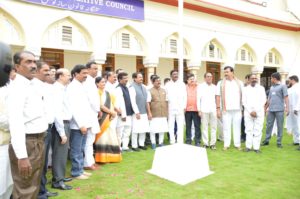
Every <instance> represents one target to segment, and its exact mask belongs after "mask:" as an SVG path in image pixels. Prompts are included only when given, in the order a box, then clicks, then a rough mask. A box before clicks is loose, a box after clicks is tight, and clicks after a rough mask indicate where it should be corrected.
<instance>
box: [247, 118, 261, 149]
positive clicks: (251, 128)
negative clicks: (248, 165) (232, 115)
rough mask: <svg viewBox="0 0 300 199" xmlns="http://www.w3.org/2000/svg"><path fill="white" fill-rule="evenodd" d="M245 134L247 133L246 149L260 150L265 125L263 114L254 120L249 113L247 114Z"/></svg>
mask: <svg viewBox="0 0 300 199" xmlns="http://www.w3.org/2000/svg"><path fill="white" fill-rule="evenodd" d="M244 118H245V127H246V129H245V132H246V136H247V137H246V148H248V149H252V147H253V149H254V150H259V147H260V141H261V137H262V129H263V124H264V116H263V114H260V115H258V117H257V118H253V117H251V116H250V114H249V113H245V116H244Z"/></svg>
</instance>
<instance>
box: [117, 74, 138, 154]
mask: <svg viewBox="0 0 300 199" xmlns="http://www.w3.org/2000/svg"><path fill="white" fill-rule="evenodd" d="M118 81H119V85H118V86H117V87H116V97H117V98H118V103H117V108H118V109H119V110H120V113H119V114H118V121H117V137H118V140H119V144H120V146H121V145H122V151H123V152H125V151H131V150H130V149H129V148H128V144H129V139H130V134H131V127H132V115H133V114H134V112H133V108H132V104H131V100H130V94H129V89H128V87H127V83H128V74H127V73H125V72H120V73H119V74H118Z"/></svg>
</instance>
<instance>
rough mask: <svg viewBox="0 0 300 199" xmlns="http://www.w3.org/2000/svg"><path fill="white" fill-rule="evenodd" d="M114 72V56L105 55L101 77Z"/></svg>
mask: <svg viewBox="0 0 300 199" xmlns="http://www.w3.org/2000/svg"><path fill="white" fill-rule="evenodd" d="M110 71H115V55H114V54H106V61H105V63H104V64H102V76H103V75H104V74H105V73H106V72H110Z"/></svg>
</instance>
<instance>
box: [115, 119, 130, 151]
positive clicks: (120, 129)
mask: <svg viewBox="0 0 300 199" xmlns="http://www.w3.org/2000/svg"><path fill="white" fill-rule="evenodd" d="M131 128H132V116H127V117H126V120H125V121H122V118H121V117H118V120H117V137H118V140H119V143H120V146H121V145H122V150H127V149H128V144H129V139H130V134H131Z"/></svg>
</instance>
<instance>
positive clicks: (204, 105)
mask: <svg viewBox="0 0 300 199" xmlns="http://www.w3.org/2000/svg"><path fill="white" fill-rule="evenodd" d="M204 78H205V82H204V83H202V84H200V85H199V87H198V91H197V95H198V100H197V103H200V105H199V107H200V115H201V119H202V122H201V123H202V140H203V145H204V146H210V148H211V149H213V150H215V149H216V140H217V137H216V134H217V111H216V85H214V84H213V83H212V74H211V73H209V72H208V73H205V74H204ZM208 125H209V126H210V133H211V136H210V142H209V139H208V138H209V136H208Z"/></svg>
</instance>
